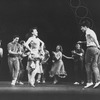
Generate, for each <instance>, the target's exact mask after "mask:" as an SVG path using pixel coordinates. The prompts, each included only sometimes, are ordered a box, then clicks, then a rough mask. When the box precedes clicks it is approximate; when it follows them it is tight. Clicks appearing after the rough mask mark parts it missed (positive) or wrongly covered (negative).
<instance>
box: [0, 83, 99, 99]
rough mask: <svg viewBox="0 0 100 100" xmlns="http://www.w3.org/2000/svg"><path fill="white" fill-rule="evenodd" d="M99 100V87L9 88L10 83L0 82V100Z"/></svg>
mask: <svg viewBox="0 0 100 100" xmlns="http://www.w3.org/2000/svg"><path fill="white" fill-rule="evenodd" d="M33 99H34V100H55V99H56V100H66V99H67V100H69V99H70V100H90V99H92V100H97V99H98V100H100V86H99V87H98V88H95V89H93V87H90V88H87V89H85V90H84V89H83V85H74V84H72V83H68V82H66V83H61V84H60V83H59V84H56V85H54V84H52V83H45V84H36V87H31V86H30V85H29V84H28V83H27V82H24V85H18V84H17V85H16V86H11V85H10V82H0V100H33Z"/></svg>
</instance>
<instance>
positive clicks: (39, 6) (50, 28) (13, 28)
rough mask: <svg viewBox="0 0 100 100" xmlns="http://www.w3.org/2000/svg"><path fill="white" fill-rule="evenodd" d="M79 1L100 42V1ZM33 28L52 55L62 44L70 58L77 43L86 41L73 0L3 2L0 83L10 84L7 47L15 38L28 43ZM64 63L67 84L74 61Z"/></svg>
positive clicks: (15, 0) (0, 16)
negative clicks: (16, 36)
mask: <svg viewBox="0 0 100 100" xmlns="http://www.w3.org/2000/svg"><path fill="white" fill-rule="evenodd" d="M76 1H77V0H76ZM80 1H81V5H82V6H84V7H87V8H88V11H89V13H90V15H89V17H90V18H91V19H92V20H93V27H92V28H93V29H94V31H95V32H96V33H97V36H98V40H100V34H99V32H100V28H99V26H100V5H99V4H100V0H80ZM34 26H36V27H38V32H39V38H40V39H41V40H43V41H44V42H45V44H46V47H47V49H48V50H49V51H50V53H51V51H52V50H55V47H56V45H57V44H61V45H62V47H63V50H64V51H63V53H64V54H65V55H67V56H71V50H73V49H74V46H75V44H76V42H77V41H79V40H84V35H83V34H82V32H81V31H80V25H79V18H77V16H76V15H75V9H74V8H73V7H71V6H70V0H0V39H1V40H2V47H3V49H4V57H3V59H2V64H1V66H0V80H3V81H4V80H5V81H9V80H11V78H10V75H9V68H8V64H7V44H8V43H9V42H10V41H12V37H13V35H16V34H18V35H19V36H20V39H24V40H26V37H25V36H26V34H27V33H28V32H29V29H30V28H32V27H34ZM83 48H84V46H83ZM84 49H85V48H84ZM63 60H64V63H65V68H66V71H67V73H68V77H67V78H66V80H68V81H72V80H73V61H72V60H68V59H65V58H63Z"/></svg>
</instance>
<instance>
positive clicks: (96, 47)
mask: <svg viewBox="0 0 100 100" xmlns="http://www.w3.org/2000/svg"><path fill="white" fill-rule="evenodd" d="M91 47H95V48H97V46H87V48H91Z"/></svg>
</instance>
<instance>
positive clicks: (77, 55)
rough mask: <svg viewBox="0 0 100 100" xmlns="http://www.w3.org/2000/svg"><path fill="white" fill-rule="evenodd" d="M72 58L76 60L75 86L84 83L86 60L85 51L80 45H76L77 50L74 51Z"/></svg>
mask: <svg viewBox="0 0 100 100" xmlns="http://www.w3.org/2000/svg"><path fill="white" fill-rule="evenodd" d="M72 57H73V58H74V73H75V74H74V76H75V82H74V84H80V83H82V84H83V82H84V78H83V72H84V71H83V67H84V66H83V60H84V50H83V49H82V48H81V45H80V44H78V43H77V44H76V45H75V50H73V51H72Z"/></svg>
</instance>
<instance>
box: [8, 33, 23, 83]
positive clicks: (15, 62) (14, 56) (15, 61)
mask: <svg viewBox="0 0 100 100" xmlns="http://www.w3.org/2000/svg"><path fill="white" fill-rule="evenodd" d="M18 41H19V36H17V35H16V36H14V37H13V41H12V42H10V43H8V45H7V46H8V65H9V69H10V72H11V76H12V82H11V85H15V84H16V82H17V79H18V74H19V70H20V63H19V56H20V55H21V54H22V53H21V47H20V44H19V43H18Z"/></svg>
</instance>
